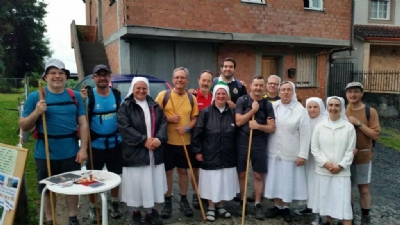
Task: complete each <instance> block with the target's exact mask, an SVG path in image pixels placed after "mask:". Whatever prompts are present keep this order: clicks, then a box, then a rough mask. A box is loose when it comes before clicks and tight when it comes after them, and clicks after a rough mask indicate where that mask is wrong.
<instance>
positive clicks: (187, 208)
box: [179, 199, 193, 217]
mask: <svg viewBox="0 0 400 225" xmlns="http://www.w3.org/2000/svg"><path fill="white" fill-rule="evenodd" d="M179 208H180V209H181V210H182V212H183V215H185V216H186V217H192V216H193V210H192V209H191V208H190V206H189V202H188V200H187V199H182V200H181V201H180V202H179Z"/></svg>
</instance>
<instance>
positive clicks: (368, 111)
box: [365, 105, 376, 147]
mask: <svg viewBox="0 0 400 225" xmlns="http://www.w3.org/2000/svg"><path fill="white" fill-rule="evenodd" d="M365 117H367V120H368V123H369V118H371V107H369V105H365ZM368 125H369V124H368ZM375 143H376V141H375V140H372V147H375Z"/></svg>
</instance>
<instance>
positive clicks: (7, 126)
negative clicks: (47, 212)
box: [0, 94, 40, 225]
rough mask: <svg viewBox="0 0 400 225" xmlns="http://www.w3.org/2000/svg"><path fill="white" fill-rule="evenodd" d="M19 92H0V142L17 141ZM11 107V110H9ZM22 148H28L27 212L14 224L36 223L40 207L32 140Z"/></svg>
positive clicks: (10, 142) (14, 143)
mask: <svg viewBox="0 0 400 225" xmlns="http://www.w3.org/2000/svg"><path fill="white" fill-rule="evenodd" d="M20 97H21V95H20V94H0V111H1V115H2V119H1V120H0V127H1V132H0V142H1V143H4V144H8V145H17V143H18V132H19V130H18V112H17V111H15V109H17V108H18V98H20ZM9 109H12V110H9ZM23 147H24V148H26V149H29V154H28V159H27V161H26V170H25V171H26V181H27V187H28V214H27V215H26V216H25V217H18V218H17V217H16V218H15V223H14V224H15V225H26V224H38V223H39V222H38V220H37V216H38V209H39V208H40V196H39V194H38V193H37V180H36V172H35V161H34V158H33V149H34V141H33V140H32V138H31V140H30V142H28V143H25V144H24V145H23Z"/></svg>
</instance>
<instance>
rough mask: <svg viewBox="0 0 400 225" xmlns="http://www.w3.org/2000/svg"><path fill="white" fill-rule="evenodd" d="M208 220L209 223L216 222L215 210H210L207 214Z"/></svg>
mask: <svg viewBox="0 0 400 225" xmlns="http://www.w3.org/2000/svg"><path fill="white" fill-rule="evenodd" d="M206 219H207V221H209V222H214V221H215V209H208V210H207V213H206Z"/></svg>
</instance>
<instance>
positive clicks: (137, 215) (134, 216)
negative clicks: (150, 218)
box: [132, 210, 142, 224]
mask: <svg viewBox="0 0 400 225" xmlns="http://www.w3.org/2000/svg"><path fill="white" fill-rule="evenodd" d="M132 220H133V224H140V223H141V222H142V214H141V213H140V211H139V210H138V211H133V212H132Z"/></svg>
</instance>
